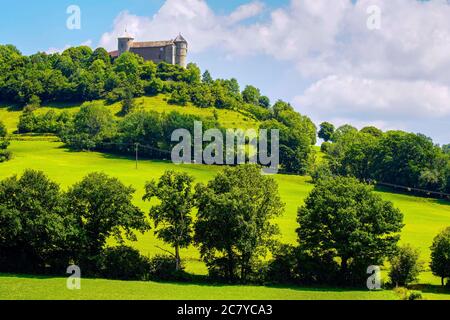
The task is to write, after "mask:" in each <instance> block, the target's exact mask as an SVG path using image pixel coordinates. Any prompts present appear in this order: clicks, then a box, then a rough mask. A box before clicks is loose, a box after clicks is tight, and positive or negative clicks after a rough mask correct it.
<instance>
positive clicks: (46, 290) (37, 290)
mask: <svg viewBox="0 0 450 320" xmlns="http://www.w3.org/2000/svg"><path fill="white" fill-rule="evenodd" d="M165 99H166V98H165V96H163V95H159V96H156V97H144V98H139V99H137V104H138V105H139V106H140V107H141V108H143V109H145V110H155V111H157V112H170V111H173V110H176V111H180V112H183V113H190V114H196V115H202V116H211V117H212V116H213V115H214V109H212V108H205V109H200V108H195V107H192V106H187V107H180V106H171V105H168V104H167V103H166V102H165ZM96 103H103V102H101V101H99V102H96ZM110 108H111V109H112V111H113V112H114V113H115V114H117V113H118V112H119V111H120V105H119V104H114V105H112V106H110ZM50 109H53V110H57V112H60V111H61V110H68V111H69V112H76V111H77V110H79V106H77V105H69V106H61V105H58V106H47V107H43V108H40V109H39V110H38V112H39V113H43V112H46V111H48V110H50ZM217 113H218V116H219V122H220V123H221V124H222V125H223V126H224V127H236V128H250V127H255V126H257V122H256V121H255V120H253V119H251V118H249V117H247V116H246V115H245V114H241V113H238V112H234V111H229V110H217ZM20 114H21V112H20V111H17V110H15V109H14V108H7V107H0V119H1V120H2V121H3V122H4V123H5V124H6V125H7V127H8V130H9V131H10V132H13V131H14V130H16V126H17V123H18V119H19V116H20ZM15 138H17V137H15ZM53 140H55V139H52V138H43V137H37V138H32V137H26V138H24V139H21V141H18V140H13V141H12V143H11V146H10V148H9V150H11V151H12V152H13V159H12V160H11V161H8V162H6V163H1V164H0V179H4V178H6V177H9V176H11V175H14V174H17V175H20V174H21V173H22V172H23V171H24V170H25V169H28V168H30V169H35V170H42V171H44V172H45V173H46V174H47V175H48V176H49V177H50V178H51V179H53V180H54V181H56V182H58V183H59V184H60V186H61V188H62V189H63V190H64V189H66V188H67V187H68V186H70V185H72V184H74V183H75V182H78V181H80V180H81V179H82V178H83V177H84V176H85V175H86V174H88V173H90V172H95V171H99V172H104V173H106V174H108V175H111V176H114V177H117V178H118V179H120V180H121V181H122V182H124V183H125V184H127V185H132V186H133V187H134V188H135V189H136V193H135V195H134V201H135V204H136V205H138V206H139V207H140V208H141V209H142V210H144V211H145V212H148V211H149V209H150V207H151V205H152V203H147V202H144V201H142V196H143V193H144V185H145V183H146V182H147V181H149V180H151V179H158V178H159V177H160V176H161V175H162V174H163V172H164V171H165V170H168V169H172V170H179V171H185V172H187V173H189V174H191V175H193V176H194V177H195V179H196V182H207V181H208V180H210V179H211V178H213V177H214V175H215V174H216V173H217V172H218V171H219V170H221V168H220V167H218V166H204V165H195V164H192V165H174V164H172V163H171V162H165V161H150V160H141V161H139V163H138V168H137V169H136V167H135V161H134V158H132V157H126V156H116V155H110V154H104V153H97V152H72V151H70V150H68V149H66V148H64V146H63V145H62V143H60V142H57V141H53ZM319 156H320V154H319ZM274 179H275V180H276V181H277V182H278V185H279V192H280V196H281V198H282V200H283V202H284V203H285V213H284V215H283V216H282V217H279V218H277V220H276V223H277V224H278V226H279V228H280V231H281V235H280V237H279V240H281V241H282V242H285V243H291V244H295V243H296V233H295V229H296V227H297V222H296V215H297V208H298V207H299V206H301V205H302V204H303V201H304V199H305V198H306V197H307V195H308V193H309V192H310V191H311V190H312V188H313V185H312V183H311V181H310V178H309V177H302V176H295V175H282V174H279V175H276V176H274ZM377 193H379V194H380V195H381V196H382V197H383V198H384V199H385V200H390V201H392V202H393V203H394V205H395V206H396V207H397V208H399V209H400V210H401V211H402V212H403V214H404V223H405V227H404V228H403V232H402V236H401V242H402V243H410V244H411V245H413V246H415V247H417V248H419V249H420V251H421V258H422V260H423V261H424V262H425V266H426V267H427V270H425V271H424V272H423V273H422V274H421V278H420V281H419V283H417V284H416V286H417V288H418V290H422V291H423V292H424V297H425V298H428V299H450V294H446V293H445V292H442V291H441V289H440V288H439V287H438V285H439V283H440V279H438V278H436V277H434V276H433V275H432V274H431V272H430V271H429V268H428V262H429V260H430V250H429V247H430V245H431V242H432V239H433V237H434V236H435V235H436V234H437V233H438V232H439V231H441V230H442V229H444V228H445V227H447V226H450V203H449V202H445V201H441V200H436V199H427V198H420V197H414V196H410V195H407V194H397V193H392V192H389V190H382V189H379V190H377ZM111 244H113V243H111ZM130 245H132V246H134V247H136V248H137V249H139V250H140V251H141V253H142V254H144V255H146V256H154V255H155V254H161V253H163V252H162V251H161V249H159V248H157V247H161V248H163V249H167V250H170V247H168V246H167V245H165V244H164V243H162V242H161V241H159V240H157V239H156V238H155V237H154V235H153V232H152V231H150V232H148V233H146V234H144V235H139V236H138V241H137V242H135V243H130ZM181 256H182V258H183V260H184V262H185V264H186V271H187V272H189V273H192V274H195V275H205V274H206V273H207V270H206V267H205V265H204V264H203V262H202V261H201V260H200V258H199V254H198V251H197V249H196V248H194V247H190V248H188V249H185V250H182V252H181ZM384 273H385V272H384ZM65 281H66V279H65V278H45V277H31V276H23V275H0V299H36V298H38V299H105V298H107V299H273V300H276V299H396V298H398V296H397V295H396V294H395V293H394V292H393V291H381V292H368V291H359V290H351V289H348V290H344V289H333V288H296V287H290V288H282V287H252V286H212V285H199V284H195V285H194V284H162V283H152V282H148V283H146V282H121V281H108V280H89V279H83V284H82V290H81V291H79V292H72V291H69V290H67V289H65ZM447 293H448V292H447Z"/></svg>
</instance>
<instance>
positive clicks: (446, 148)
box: [442, 144, 450, 155]
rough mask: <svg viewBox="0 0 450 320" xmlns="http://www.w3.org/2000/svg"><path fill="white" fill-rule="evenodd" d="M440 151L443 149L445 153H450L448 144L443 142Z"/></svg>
mask: <svg viewBox="0 0 450 320" xmlns="http://www.w3.org/2000/svg"><path fill="white" fill-rule="evenodd" d="M442 151H444V153H445V154H449V155H450V144H444V145H443V146H442Z"/></svg>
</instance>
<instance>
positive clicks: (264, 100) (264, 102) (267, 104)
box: [259, 96, 270, 109]
mask: <svg viewBox="0 0 450 320" xmlns="http://www.w3.org/2000/svg"><path fill="white" fill-rule="evenodd" d="M259 105H260V106H261V107H263V108H266V109H269V108H270V99H269V98H268V97H267V96H261V97H259Z"/></svg>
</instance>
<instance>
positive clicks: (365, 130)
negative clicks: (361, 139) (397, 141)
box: [360, 126, 383, 138]
mask: <svg viewBox="0 0 450 320" xmlns="http://www.w3.org/2000/svg"><path fill="white" fill-rule="evenodd" d="M360 132H362V133H367V134H370V135H372V136H374V137H376V138H381V136H382V135H383V131H381V130H380V129H378V128H376V127H373V126H370V127H364V128H362V129H361V130H360Z"/></svg>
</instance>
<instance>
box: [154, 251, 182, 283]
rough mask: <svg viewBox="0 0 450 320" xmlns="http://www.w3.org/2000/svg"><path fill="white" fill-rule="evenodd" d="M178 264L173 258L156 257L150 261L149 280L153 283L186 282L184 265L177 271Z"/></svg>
mask: <svg viewBox="0 0 450 320" xmlns="http://www.w3.org/2000/svg"><path fill="white" fill-rule="evenodd" d="M176 265H177V262H176V260H175V259H174V258H173V257H170V256H164V255H156V256H154V257H153V258H151V259H150V268H149V278H150V280H151V281H186V280H188V279H189V277H188V275H187V274H186V273H185V272H184V265H180V266H179V270H177V269H176Z"/></svg>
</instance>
